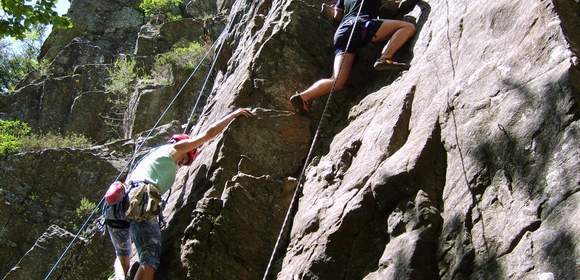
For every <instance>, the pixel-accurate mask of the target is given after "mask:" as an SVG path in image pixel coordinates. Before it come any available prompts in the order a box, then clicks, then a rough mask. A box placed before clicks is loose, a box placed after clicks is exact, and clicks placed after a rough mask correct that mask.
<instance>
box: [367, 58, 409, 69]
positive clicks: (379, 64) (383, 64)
mask: <svg viewBox="0 0 580 280" xmlns="http://www.w3.org/2000/svg"><path fill="white" fill-rule="evenodd" d="M373 67H374V68H375V70H378V71H383V70H407V69H409V64H406V63H401V62H396V61H393V60H390V59H388V58H383V57H381V58H379V59H377V61H375V64H374V65H373Z"/></svg>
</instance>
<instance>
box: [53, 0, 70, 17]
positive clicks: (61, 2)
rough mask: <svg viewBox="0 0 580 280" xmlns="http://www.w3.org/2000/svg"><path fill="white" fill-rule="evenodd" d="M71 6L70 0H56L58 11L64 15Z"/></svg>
mask: <svg viewBox="0 0 580 280" xmlns="http://www.w3.org/2000/svg"><path fill="white" fill-rule="evenodd" d="M69 6H70V2H69V1H68V0H58V1H57V2H56V11H57V12H58V14H59V15H63V14H65V13H66V11H68V7H69Z"/></svg>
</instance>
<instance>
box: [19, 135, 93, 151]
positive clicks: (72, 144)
mask: <svg viewBox="0 0 580 280" xmlns="http://www.w3.org/2000/svg"><path fill="white" fill-rule="evenodd" d="M92 145H93V144H92V143H91V141H90V140H89V139H88V138H86V137H85V136H83V135H80V134H70V135H64V136H63V135H57V134H52V133H48V134H45V135H35V134H33V135H30V136H28V137H24V138H22V139H21V146H20V149H21V150H22V151H23V152H25V151H37V150H44V149H57V148H77V149H82V148H88V147H91V146H92Z"/></svg>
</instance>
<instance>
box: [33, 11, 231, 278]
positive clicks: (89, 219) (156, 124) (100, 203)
mask: <svg viewBox="0 0 580 280" xmlns="http://www.w3.org/2000/svg"><path fill="white" fill-rule="evenodd" d="M234 20H235V16H234V18H233V19H232V20H231V21H229V22H228V25H227V26H226V27H225V28H224V30H223V31H222V33H221V34H220V36H219V37H218V39H217V40H215V41H214V43H213V44H212V46H211V47H210V48H209V49H208V50H207V52H206V53H205V55H204V56H203V58H202V59H200V60H199V62H198V64H197V66H196V67H195V69H194V70H193V71H192V72H191V74H190V75H189V77H188V78H187V79H186V80H185V81H184V82H183V84H182V86H181V87H180V89H179V90H178V91H177V93H176V94H175V96H174V97H173V99H172V100H171V101H170V102H169V104H168V105H167V107H166V108H165V110H164V111H163V112H162V113H161V116H159V118H158V119H157V122H155V124H154V125H153V128H151V129H150V130H149V133H148V134H147V135H146V136H145V137H144V140H143V142H141V143H140V144H139V145H137V148H136V149H135V150H134V152H133V155H132V156H131V159H130V160H129V161H128V162H127V164H125V166H124V167H123V169H122V170H121V171H120V172H119V175H117V177H116V178H115V180H113V182H115V181H119V178H120V177H121V175H122V174H123V172H125V170H127V169H128V168H129V169H131V168H130V166H132V163H133V162H134V161H135V159H136V157H137V153H138V152H139V151H140V150H141V148H142V147H143V145H144V144H145V143H146V142H147V139H148V138H149V137H150V136H151V134H152V133H153V130H155V128H157V126H158V125H159V123H160V122H161V120H162V119H163V117H164V116H165V114H167V112H168V111H169V109H170V108H171V106H173V103H175V101H176V100H177V98H178V97H179V96H180V95H181V93H182V92H183V89H184V88H185V86H186V85H187V84H188V83H189V81H190V80H191V78H192V77H193V76H194V74H195V73H196V72H197V71H198V69H199V68H200V66H201V64H202V63H203V61H204V60H205V59H206V58H207V57H208V56H209V54H210V52H211V51H212V49H214V48H215V47H216V46H217V44H218V42H220V41H221V45H220V48H219V50H220V51H221V49H222V47H223V44H224V43H225V34H227V33H228V32H229V29H230V28H231V26H232V23H233V22H234ZM222 36H223V37H224V38H223V39H222ZM218 56H219V52H218V53H216V55H214V59H213V62H212V68H211V69H213V65H215V61H216V60H217V58H218ZM211 69H210V71H208V73H207V75H206V78H205V82H204V87H205V83H207V81H208V77H209V75H210V74H211ZM202 93H203V89H202V90H201V91H200V92H199V95H201V94H202ZM199 100H200V96H198V97H197V100H196V102H195V104H194V106H193V109H192V113H191V115H193V112H195V109H196V107H197V106H198V101H199ZM190 118H191V116H190ZM188 125H189V120H188ZM186 128H187V126H186ZM129 173H130V172H129ZM104 201H105V197H104V196H103V198H101V200H100V201H99V203H98V204H97V205H96V206H95V207H94V208H93V211H91V213H90V215H89V217H88V218H87V219H86V220H85V221H84V223H83V224H82V226H81V227H80V229H79V230H78V231H77V233H76V234H75V235H74V238H73V239H72V240H71V241H70V242H69V244H68V245H67V247H66V248H65V249H64V251H63V252H62V253H61V255H60V256H59V257H58V259H57V260H56V262H55V263H54V264H53V265H52V267H51V269H50V271H49V272H48V273H47V274H46V276H45V277H44V280H48V279H49V278H50V276H51V275H52V274H53V273H54V271H55V270H56V268H57V267H58V265H59V264H60V262H62V260H63V258H64V256H65V255H66V253H67V252H68V251H69V250H70V248H71V247H72V246H73V245H74V243H75V242H76V241H77V239H79V236H80V234H81V233H82V232H83V230H84V229H85V228H86V226H87V225H88V223H89V222H90V221H91V220H92V219H93V216H94V215H95V213H96V211H97V209H99V208H100V207H101V205H102V204H103V202H104Z"/></svg>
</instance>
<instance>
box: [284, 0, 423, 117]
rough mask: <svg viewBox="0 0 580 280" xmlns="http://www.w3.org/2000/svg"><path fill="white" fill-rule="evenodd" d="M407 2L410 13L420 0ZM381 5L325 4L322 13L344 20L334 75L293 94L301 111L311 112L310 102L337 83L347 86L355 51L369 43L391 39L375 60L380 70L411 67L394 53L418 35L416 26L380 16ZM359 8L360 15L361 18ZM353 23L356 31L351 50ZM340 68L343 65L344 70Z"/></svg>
mask: <svg viewBox="0 0 580 280" xmlns="http://www.w3.org/2000/svg"><path fill="white" fill-rule="evenodd" d="M406 2H407V3H405V4H406V7H405V9H406V10H407V11H406V12H408V11H410V10H411V9H412V7H413V6H414V5H415V4H416V3H417V2H418V0H408V1H406ZM361 3H363V6H362V9H361ZM381 5H382V1H381V0H338V1H337V3H336V5H335V6H328V5H325V4H323V6H322V13H323V14H326V15H328V16H331V17H332V18H333V19H334V20H335V21H340V24H339V26H338V28H337V30H336V32H335V34H334V49H335V57H334V66H333V74H332V77H331V78H328V79H321V80H318V81H317V82H315V83H314V84H313V85H312V86H310V87H309V88H308V89H306V90H305V91H303V92H299V93H296V94H295V95H293V96H292V97H290V102H291V103H292V106H293V107H294V110H295V111H296V112H297V113H299V114H306V113H307V112H308V111H309V105H308V103H309V101H310V100H313V99H315V98H318V97H320V96H323V95H326V94H328V93H329V92H330V91H331V89H332V85H333V83H335V82H336V85H335V88H334V90H337V91H338V90H341V89H343V88H344V85H345V84H346V81H347V80H348V76H349V74H350V70H351V68H352V64H353V62H354V58H355V51H356V50H357V49H360V48H361V47H363V46H364V45H366V44H368V43H371V42H372V43H381V42H383V41H385V40H387V39H389V38H390V39H389V41H388V43H387V44H386V45H385V47H384V48H383V50H382V52H381V55H380V57H379V58H378V59H377V61H376V62H375V63H374V68H375V69H376V70H399V71H400V70H406V69H408V68H409V65H407V64H405V63H401V62H396V61H394V60H393V56H394V55H395V53H396V52H397V51H398V50H399V49H400V48H401V46H403V45H404V44H405V43H406V42H407V41H408V40H409V39H410V38H412V37H413V35H415V25H414V24H412V23H410V22H406V21H402V20H392V19H378V18H377V17H378V16H379V12H380V10H381ZM359 9H360V15H359V16H358V19H357V14H358V12H359ZM343 15H344V16H343ZM355 23H356V24H355ZM353 26H354V27H355V31H354V34H353V36H352V39H351V42H350V44H349V45H348V49H347V44H348V40H349V37H350V34H351V31H352V28H353ZM339 67H340V68H342V69H340V71H339ZM339 73H340V74H339Z"/></svg>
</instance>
